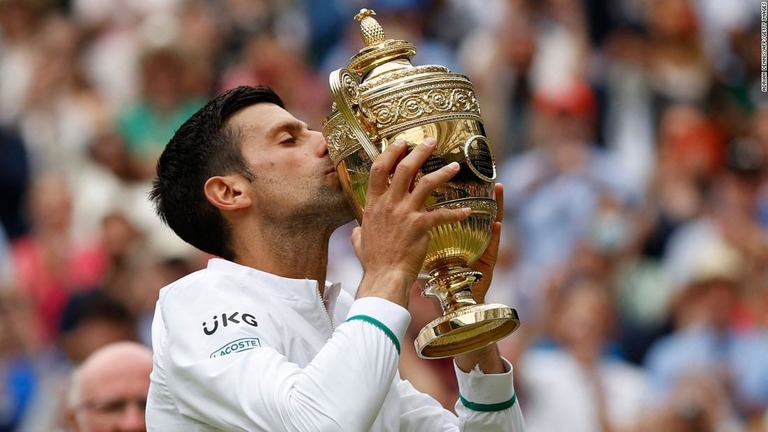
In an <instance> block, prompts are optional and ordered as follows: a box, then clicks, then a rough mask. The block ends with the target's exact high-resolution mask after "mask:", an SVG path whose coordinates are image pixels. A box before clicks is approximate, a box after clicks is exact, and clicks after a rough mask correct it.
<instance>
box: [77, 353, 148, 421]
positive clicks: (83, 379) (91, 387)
mask: <svg viewBox="0 0 768 432" xmlns="http://www.w3.org/2000/svg"><path fill="white" fill-rule="evenodd" d="M151 371H152V351H150V350H149V349H148V348H147V347H145V346H144V345H141V344H138V343H135V342H116V343H113V344H110V345H107V346H105V347H103V348H100V349H98V350H97V351H95V352H94V353H93V354H91V355H90V356H89V357H88V358H87V359H86V360H85V361H84V362H83V363H82V364H81V365H80V367H79V368H78V369H77V370H76V371H75V373H74V374H73V376H72V384H71V387H70V394H69V400H68V405H69V406H68V410H67V420H68V422H69V425H70V427H71V428H72V430H73V431H75V432H117V431H121V432H136V431H146V427H145V420H144V407H145V405H146V402H147V392H148V391H149V374H150V372H151Z"/></svg>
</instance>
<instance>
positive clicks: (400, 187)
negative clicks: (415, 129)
mask: <svg viewBox="0 0 768 432" xmlns="http://www.w3.org/2000/svg"><path fill="white" fill-rule="evenodd" d="M436 145H437V141H435V139H434V138H427V139H425V140H424V142H423V143H421V144H419V145H418V146H416V147H415V148H414V149H413V151H412V152H411V153H410V154H409V155H408V156H406V157H404V158H403V160H402V161H400V163H398V164H397V167H396V168H395V175H394V176H392V183H391V184H390V185H389V188H390V189H391V190H393V191H394V192H395V193H399V194H401V195H404V194H407V193H408V191H409V190H410V187H411V182H413V178H414V177H415V176H416V173H417V172H418V171H419V168H421V165H422V164H424V162H425V161H426V160H427V159H429V157H430V156H431V155H432V152H433V151H434V150H435V146H436Z"/></svg>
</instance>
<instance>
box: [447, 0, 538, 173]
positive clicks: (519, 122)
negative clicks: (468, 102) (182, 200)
mask: <svg viewBox="0 0 768 432" xmlns="http://www.w3.org/2000/svg"><path fill="white" fill-rule="evenodd" d="M508 16H509V19H508V20H506V22H505V23H504V25H499V26H496V27H479V28H476V29H474V31H473V32H472V33H471V34H470V36H469V37H468V38H467V39H466V40H465V41H464V43H463V44H462V46H461V50H460V51H459V55H460V57H459V59H460V61H461V64H462V68H463V69H464V70H465V72H466V74H467V76H469V78H470V79H471V80H472V84H473V85H474V88H475V91H476V93H477V98H478V101H479V102H480V107H481V109H482V112H483V120H484V122H485V127H486V133H487V134H488V138H490V140H491V142H492V143H493V147H494V151H495V156H496V159H497V160H498V161H503V160H504V159H506V158H507V157H509V156H511V155H514V154H516V153H519V152H521V151H522V150H524V149H525V148H526V147H528V146H529V145H530V139H531V137H530V136H529V132H530V129H529V122H530V120H531V112H530V111H531V101H532V100H533V91H534V89H533V85H534V77H533V76H532V74H533V71H532V69H533V66H534V62H535V60H536V54H537V47H538V43H539V41H538V35H539V32H540V30H539V27H537V26H536V24H535V22H534V21H533V19H532V12H530V11H528V10H525V9H520V10H514V13H509V15H508Z"/></svg>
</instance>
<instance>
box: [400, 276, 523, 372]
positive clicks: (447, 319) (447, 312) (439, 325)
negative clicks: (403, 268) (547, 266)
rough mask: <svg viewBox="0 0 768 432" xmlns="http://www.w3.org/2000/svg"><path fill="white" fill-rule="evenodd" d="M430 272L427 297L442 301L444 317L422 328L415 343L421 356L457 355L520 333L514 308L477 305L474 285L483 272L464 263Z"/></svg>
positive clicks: (497, 305)
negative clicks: (471, 268) (473, 294)
mask: <svg viewBox="0 0 768 432" xmlns="http://www.w3.org/2000/svg"><path fill="white" fill-rule="evenodd" d="M453 264H454V265H448V266H443V267H441V269H439V270H436V271H433V272H431V273H430V274H431V275H432V278H430V280H429V281H428V282H427V283H426V284H425V286H424V291H423V293H424V295H425V296H429V297H435V298H437V299H438V300H440V306H441V307H442V309H443V315H442V316H441V317H438V318H437V319H435V320H433V321H432V322H430V323H429V324H427V325H426V326H424V328H422V329H421V331H420V332H419V335H418V336H417V338H416V340H415V341H414V344H415V346H416V352H417V353H418V355H419V357H422V358H427V359H434V358H442V357H449V356H454V355H457V354H461V353H465V352H469V351H473V350H476V349H479V348H482V347H484V346H487V345H490V344H492V343H494V342H496V341H498V340H499V339H502V338H504V337H505V336H507V335H509V334H510V333H512V332H514V331H515V330H517V328H518V326H519V325H520V319H519V318H518V316H517V312H516V311H515V310H514V309H511V308H508V307H506V306H504V305H500V304H477V302H476V301H475V299H474V297H473V296H472V290H471V286H472V284H473V283H475V282H477V281H478V280H480V279H481V278H482V273H480V272H477V271H473V270H470V269H468V268H467V267H466V266H464V265H461V264H462V263H453Z"/></svg>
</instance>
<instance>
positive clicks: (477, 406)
mask: <svg viewBox="0 0 768 432" xmlns="http://www.w3.org/2000/svg"><path fill="white" fill-rule="evenodd" d="M459 400H461V404H462V405H464V406H465V407H467V408H469V409H471V410H472V411H480V412H493V411H503V410H505V409H507V408H511V407H512V406H514V405H515V402H517V393H515V394H513V395H512V399H510V400H508V401H506V402H501V403H495V404H481V403H475V402H470V401H468V400H466V399H464V396H462V395H461V394H459Z"/></svg>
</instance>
